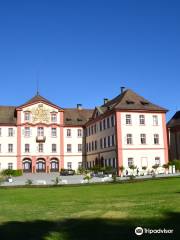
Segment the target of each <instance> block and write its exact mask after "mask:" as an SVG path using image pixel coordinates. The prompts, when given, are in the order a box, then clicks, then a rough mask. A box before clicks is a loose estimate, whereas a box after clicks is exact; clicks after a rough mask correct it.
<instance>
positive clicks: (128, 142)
mask: <svg viewBox="0 0 180 240" xmlns="http://www.w3.org/2000/svg"><path fill="white" fill-rule="evenodd" d="M126 141H127V144H132V143H133V141H132V134H130V133H129V134H127V135H126Z"/></svg>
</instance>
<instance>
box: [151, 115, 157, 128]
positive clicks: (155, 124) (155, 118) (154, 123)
mask: <svg viewBox="0 0 180 240" xmlns="http://www.w3.org/2000/svg"><path fill="white" fill-rule="evenodd" d="M152 117H153V126H158V115H153V116H152Z"/></svg>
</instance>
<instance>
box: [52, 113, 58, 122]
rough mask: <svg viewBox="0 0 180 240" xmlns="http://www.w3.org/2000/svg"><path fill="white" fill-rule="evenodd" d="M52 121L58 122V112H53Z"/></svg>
mask: <svg viewBox="0 0 180 240" xmlns="http://www.w3.org/2000/svg"><path fill="white" fill-rule="evenodd" d="M51 122H53V123H55V122H57V114H56V113H51Z"/></svg>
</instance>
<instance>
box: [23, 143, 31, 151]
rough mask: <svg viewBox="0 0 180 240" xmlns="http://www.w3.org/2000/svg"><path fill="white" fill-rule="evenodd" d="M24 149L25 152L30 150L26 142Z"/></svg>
mask: <svg viewBox="0 0 180 240" xmlns="http://www.w3.org/2000/svg"><path fill="white" fill-rule="evenodd" d="M24 151H25V152H26V153H29V152H30V145H29V144H28V143H26V144H25V148H24Z"/></svg>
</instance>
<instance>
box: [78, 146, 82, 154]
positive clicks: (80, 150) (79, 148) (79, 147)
mask: <svg viewBox="0 0 180 240" xmlns="http://www.w3.org/2000/svg"><path fill="white" fill-rule="evenodd" d="M78 152H82V144H78Z"/></svg>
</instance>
